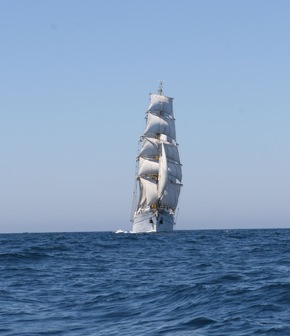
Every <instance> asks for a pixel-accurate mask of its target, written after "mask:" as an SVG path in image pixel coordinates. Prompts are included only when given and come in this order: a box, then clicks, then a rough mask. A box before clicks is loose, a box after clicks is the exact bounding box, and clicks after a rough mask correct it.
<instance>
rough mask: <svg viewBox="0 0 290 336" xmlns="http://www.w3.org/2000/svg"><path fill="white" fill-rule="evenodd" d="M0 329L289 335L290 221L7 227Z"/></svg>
mask: <svg viewBox="0 0 290 336" xmlns="http://www.w3.org/2000/svg"><path fill="white" fill-rule="evenodd" d="M0 280H1V281H0V335H1V336H24V335H25V336H26V335H27V336H33V335H37V336H40V335H72V336H75V335H78V336H79V335H80V336H85V335H98V336H101V335H110V336H113V335H118V336H119V335H125V336H129V335H134V336H136V335H234V336H239V335H247V336H248V335H282V336H287V335H290V230H288V229H284V230H282V229H277V230H274V229H273V230H272V229H271V230H202V231H174V232H171V233H150V234H130V233H120V234H116V233H113V232H91V233H90V232H85V233H21V234H1V235H0Z"/></svg>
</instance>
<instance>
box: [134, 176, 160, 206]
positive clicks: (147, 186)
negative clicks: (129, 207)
mask: <svg viewBox="0 0 290 336" xmlns="http://www.w3.org/2000/svg"><path fill="white" fill-rule="evenodd" d="M139 183H140V199H139V205H138V208H146V207H148V206H150V205H152V204H155V203H156V201H157V199H158V194H157V183H156V181H153V180H148V179H145V178H140V179H139Z"/></svg>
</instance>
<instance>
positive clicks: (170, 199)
mask: <svg viewBox="0 0 290 336" xmlns="http://www.w3.org/2000/svg"><path fill="white" fill-rule="evenodd" d="M180 188H181V184H177V183H172V182H170V181H169V182H168V183H167V185H166V188H165V190H164V193H163V195H162V197H161V199H160V200H161V203H162V205H163V206H166V207H169V208H170V209H172V210H173V211H174V210H175V209H176V207H177V204H178V198H179V194H180Z"/></svg>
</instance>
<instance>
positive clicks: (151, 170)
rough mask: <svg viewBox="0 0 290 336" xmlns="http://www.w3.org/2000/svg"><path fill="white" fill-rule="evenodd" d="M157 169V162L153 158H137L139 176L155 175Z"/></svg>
mask: <svg viewBox="0 0 290 336" xmlns="http://www.w3.org/2000/svg"><path fill="white" fill-rule="evenodd" d="M158 171H159V163H158V162H157V161H156V160H153V159H143V158H142V157H140V159H139V176H146V175H155V174H156V175H157V174H158Z"/></svg>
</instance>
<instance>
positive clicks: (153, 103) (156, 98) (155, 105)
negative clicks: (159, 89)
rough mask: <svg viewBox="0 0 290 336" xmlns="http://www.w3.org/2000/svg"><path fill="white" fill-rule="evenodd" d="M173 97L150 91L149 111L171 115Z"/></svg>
mask: <svg viewBox="0 0 290 336" xmlns="http://www.w3.org/2000/svg"><path fill="white" fill-rule="evenodd" d="M172 101H173V98H170V97H166V96H162V95H158V94H154V93H151V95H150V105H149V109H148V111H150V112H160V111H162V112H165V113H168V114H169V115H171V116H173V106H172Z"/></svg>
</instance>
